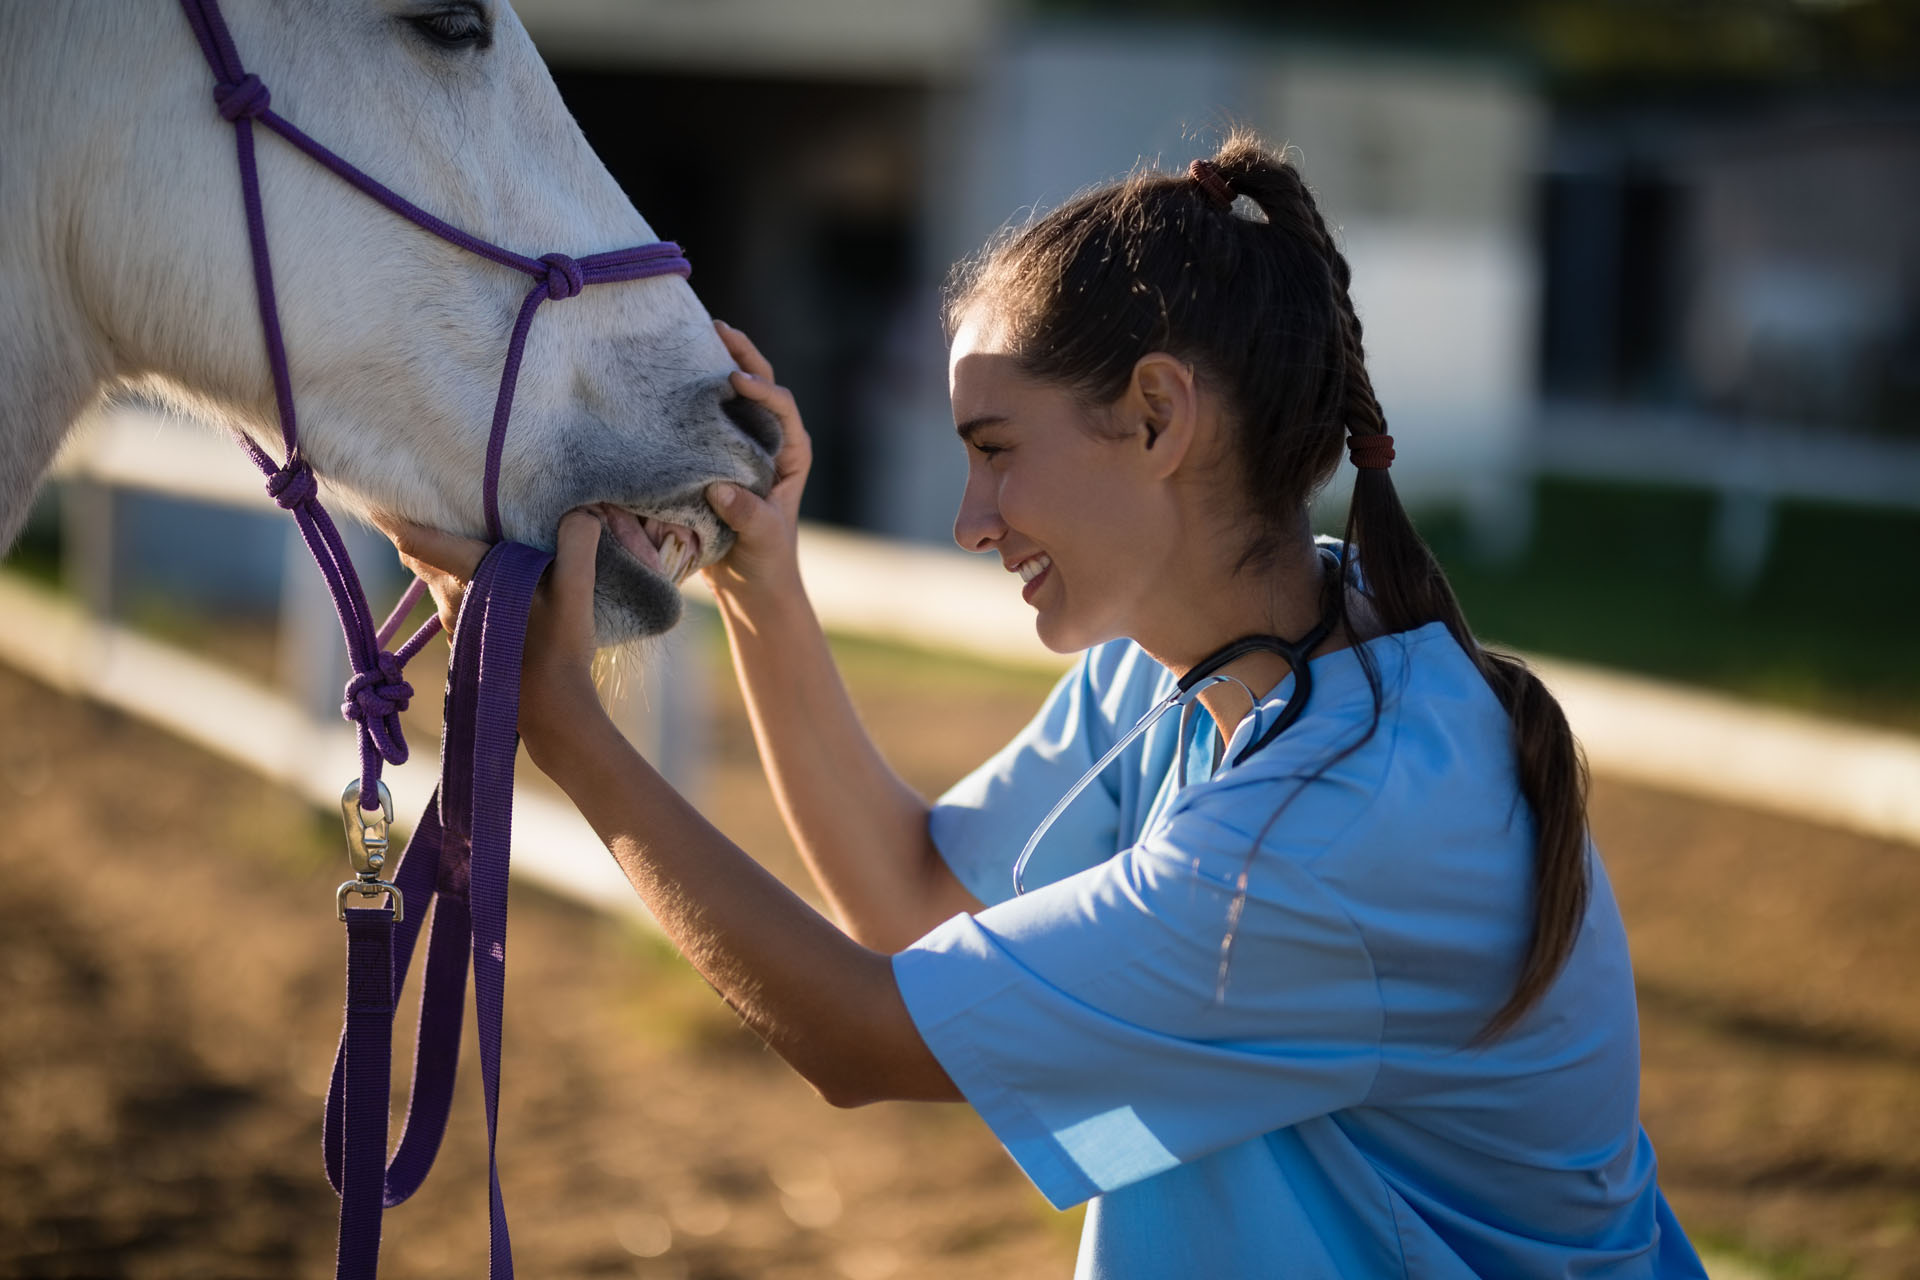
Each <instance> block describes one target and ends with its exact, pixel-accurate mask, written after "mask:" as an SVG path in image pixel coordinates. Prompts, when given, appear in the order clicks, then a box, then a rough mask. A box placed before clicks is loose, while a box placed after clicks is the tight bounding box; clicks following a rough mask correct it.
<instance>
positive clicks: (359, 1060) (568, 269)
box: [181, 0, 691, 1280]
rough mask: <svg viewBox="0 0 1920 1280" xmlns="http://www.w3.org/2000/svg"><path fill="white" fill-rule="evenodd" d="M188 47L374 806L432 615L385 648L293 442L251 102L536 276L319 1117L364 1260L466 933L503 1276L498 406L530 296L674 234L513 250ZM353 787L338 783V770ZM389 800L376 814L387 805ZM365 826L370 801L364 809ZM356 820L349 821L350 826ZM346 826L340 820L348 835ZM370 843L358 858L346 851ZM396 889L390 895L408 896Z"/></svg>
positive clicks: (345, 708) (511, 646) (222, 31)
mask: <svg viewBox="0 0 1920 1280" xmlns="http://www.w3.org/2000/svg"><path fill="white" fill-rule="evenodd" d="M181 7H182V9H184V10H185V12H186V16H187V21H188V22H189V23H190V24H191V25H192V27H193V33H194V36H195V38H197V39H198V40H199V42H200V49H201V52H202V53H204V54H205V55H206V60H207V64H208V66H210V67H211V68H212V69H213V74H214V79H215V81H216V84H215V86H214V92H213V99H214V104H215V106H216V107H217V108H218V110H219V112H220V116H221V118H222V119H224V120H227V121H229V122H230V123H232V125H233V126H234V140H235V147H236V151H237V155H238V160H239V166H240V188H241V196H242V199H243V201H244V204H245V207H246V217H247V239H248V242H249V245H250V249H251V255H252V262H253V279H254V289H255V293H256V295H257V297H258V301H259V308H260V323H261V327H262V329H263V331H264V333H265V336H266V345H267V361H268V364H269V366H270V367H271V370H272V374H273V389H274V399H275V403H276V405H277V408H278V411H279V418H280V436H281V441H282V444H283V445H284V447H285V450H286V461H285V462H283V463H279V464H275V462H274V461H273V459H272V458H271V457H270V456H269V455H268V454H267V453H266V452H265V451H264V450H262V449H261V448H260V447H259V446H258V445H257V444H255V443H254V442H253V441H251V440H244V441H243V443H244V444H245V446H246V449H247V452H248V454H249V456H251V457H252V458H253V461H254V464H255V465H256V466H258V467H259V468H260V470H261V471H262V472H263V473H264V474H265V475H266V477H267V492H268V493H270V494H272V495H273V499H274V501H275V502H277V503H279V504H280V506H282V507H284V508H286V509H287V510H288V511H290V512H292V513H293V517H294V520H295V521H296V522H297V523H298V525H299V528H300V536H301V538H302V539H303V540H304V541H305V542H306V544H307V548H308V550H310V551H311V552H312V553H313V558H314V560H315V562H316V563H317V564H318V565H319V566H320V572H321V575H322V576H323V577H324V578H325V579H326V583H327V590H328V592H329V594H330V595H331V596H332V597H333V603H334V608H335V609H336V611H337V612H338V613H339V615H340V628H341V632H342V634H343V635H344V636H345V638H346V644H347V656H348V659H349V661H350V662H351V664H352V667H353V673H354V674H353V679H352V680H351V681H349V682H348V684H347V688H346V696H345V701H344V703H343V704H342V706H341V712H342V714H343V715H345V716H346V718H347V719H348V720H350V721H353V722H354V723H355V724H356V725H357V726H358V737H359V747H360V778H359V780H358V783H357V786H358V795H359V799H358V809H359V810H361V811H365V812H369V813H370V812H374V811H378V810H382V809H383V804H382V797H383V794H384V790H385V789H384V788H383V787H382V786H381V784H380V772H381V766H382V763H383V762H388V763H392V764H400V763H402V762H404V761H405V760H406V758H407V744H406V739H405V737H404V736H403V735H402V733H401V727H400V713H401V712H403V711H404V710H406V707H407V703H408V701H409V699H411V698H412V697H413V688H412V686H411V685H409V684H408V683H407V682H406V681H405V679H403V678H402V674H401V673H402V670H403V668H404V667H405V665H406V663H407V661H408V659H410V658H412V657H413V655H414V654H416V653H418V652H419V651H420V649H421V648H422V647H423V646H425V644H426V643H427V641H429V640H430V639H432V638H433V636H434V634H435V633H436V632H437V631H438V630H439V628H440V620H439V618H438V617H434V618H430V619H428V621H427V622H426V624H425V625H424V626H422V627H421V628H420V629H419V630H418V631H416V632H415V633H414V634H413V635H412V636H411V637H410V638H409V639H408V640H407V641H406V642H405V643H404V644H402V645H401V646H400V647H399V649H397V650H389V649H388V648H387V647H386V646H387V645H388V644H389V643H391V642H392V640H393V637H394V635H395V634H396V633H397V632H398V630H399V628H400V625H401V623H402V622H403V621H404V620H405V619H406V616H407V614H408V613H409V612H411V611H412V609H413V606H414V605H415V604H416V603H418V601H419V599H420V596H421V593H422V592H423V591H424V589H425V587H424V584H422V583H420V582H417V581H416V582H415V583H414V584H413V585H412V586H411V587H409V588H408V589H407V592H406V594H405V595H404V596H402V597H401V600H400V602H399V604H398V605H397V606H396V607H395V608H394V611H393V613H392V614H391V616H389V617H388V618H387V620H386V621H385V622H383V623H381V624H380V625H379V626H378V627H376V626H375V625H374V623H373V616H372V613H371V611H370V610H369V609H368V607H367V598H366V592H365V590H364V588H363V587H362V586H361V583H360V578H359V575H358V574H357V573H356V572H355V571H354V567H353V562H352V560H351V559H349V558H348V555H347V549H346V545H345V543H344V542H343V541H342V540H341V537H340V531H339V529H338V528H337V527H336V526H335V525H334V523H333V520H332V518H331V517H330V516H328V515H327V513H326V511H325V510H324V509H323V508H322V507H321V505H320V500H319V486H318V483H317V481H316V480H315V478H314V474H313V469H312V468H311V467H310V466H309V465H308V464H307V461H306V459H305V458H304V457H303V456H302V455H301V452H300V441H299V434H298V430H297V427H296V422H295V417H294V405H293V382H292V379H291V377H290V376H289V374H288V369H287V353H286V344H285V342H284V340H283V338H282V335H281V330H280V315H279V308H278V306H277V304H276V302H275V299H274V290H273V266H272V262H271V259H270V257H269V253H268V249H267V229H266V215H265V213H264V211H263V209H262V205H261V199H260V178H259V172H258V170H257V168H256V166H255V163H254V123H255V122H256V121H257V122H259V123H260V124H262V125H265V126H266V127H267V128H269V129H271V130H273V132H275V133H277V134H279V135H280V136H281V137H282V138H284V139H286V140H287V141H288V142H289V143H291V144H292V145H293V146H294V147H295V148H297V149H298V150H300V151H302V152H304V153H305V154H306V155H308V156H310V157H312V158H313V159H314V160H315V161H317V162H318V163H320V164H321V165H324V166H325V167H326V168H327V169H328V170H329V171H331V172H332V173H334V174H336V175H337V176H339V177H340V178H341V179H342V180H344V181H346V182H348V183H350V184H352V185H353V186H354V187H356V188H357V189H359V190H360V191H362V192H364V193H366V194H367V195H368V196H370V197H372V198H373V199H374V200H377V201H379V202H380V203H381V204H382V205H384V206H386V207H387V208H388V209H390V210H392V211H393V212H394V213H396V214H398V215H399V216H400V217H402V218H405V219H406V220H407V221H409V222H412V223H413V224H415V225H416V226H418V227H420V228H421V229H423V230H425V231H427V232H429V233H431V234H433V235H436V236H438V237H440V238H441V239H442V240H445V241H446V242H447V243H449V244H453V245H457V246H459V247H460V248H462V249H465V250H467V251H468V252H470V253H474V254H478V255H479V256H480V257H482V258H485V259H487V260H488V261H489V262H494V263H498V264H499V265H501V266H504V267H511V268H512V269H514V270H516V271H520V272H523V273H524V274H526V275H528V276H531V277H533V281H534V283H533V287H532V288H531V289H529V290H528V291H527V295H526V298H525V299H524V300H523V301H522V302H521V304H520V310H519V314H518V315H517V316H516V317H515V319H514V324H513V335H512V337H511V339H510V340H509V341H508V343H507V355H506V363H505V365H504V367H503V368H502V370H501V374H500V390H499V393H498V394H497V395H496V397H495V399H494V406H493V424H492V427H491V430H490V431H489V433H488V436H487V454H486V468H485V473H484V485H483V492H484V494H485V501H486V516H487V533H488V535H489V536H490V537H491V538H492V539H493V540H494V542H495V543H496V545H495V546H494V547H493V549H492V550H491V551H489V552H488V554H487V556H486V558H485V559H484V560H482V562H481V564H480V568H479V569H478V571H476V573H475V574H474V579H473V582H472V583H471V584H470V585H469V587H468V590H467V593H466V598H465V601H464V603H463V604H462V606H461V610H460V619H459V622H458V624H457V627H456V633H455V635H454V637H453V658H452V662H451V663H450V666H449V670H448V676H447V699H446V717H445V726H444V729H443V731H442V732H443V737H442V743H441V779H440V786H439V788H438V790H437V791H436V792H435V795H434V799H433V801H432V802H431V803H429V805H428V807H427V812H426V813H425V814H424V815H423V816H422V818H421V820H420V822H419V823H418V824H417V825H416V827H415V830H414V836H413V840H412V841H411V842H410V843H409V845H408V847H407V851H406V857H405V858H404V860H403V861H402V863H401V864H400V867H399V869H398V870H397V871H396V872H395V873H394V874H393V881H392V883H391V884H389V883H388V882H386V881H381V880H376V879H373V878H372V877H373V875H374V872H375V871H377V870H379V869H380V867H381V865H382V862H383V861H384V854H382V855H381V856H380V857H379V858H372V859H369V855H370V854H372V853H373V852H374V848H373V846H374V844H375V843H376V841H373V840H367V839H364V838H363V840H362V843H361V844H360V846H359V853H358V855H357V857H356V862H355V866H356V869H357V870H361V871H362V875H361V881H360V882H359V883H360V888H361V890H362V891H365V890H368V889H370V890H372V895H373V896H376V897H377V896H378V895H379V892H380V891H382V890H385V891H387V894H388V898H387V903H386V905H385V906H384V907H379V908H361V909H353V910H349V909H347V908H346V906H345V901H346V893H347V891H348V890H349V889H352V888H354V887H355V885H356V882H354V881H349V882H348V883H347V884H346V885H343V886H342V887H341V898H340V901H341V908H340V917H341V919H342V920H344V921H345V922H346V926H347V1008H346V1021H345V1027H344V1029H343V1030H342V1033H341V1039H340V1048H339V1050H338V1052H337V1053H336V1055H335V1058H334V1067H333V1081H332V1085H331V1087H330V1088H329V1090H328V1095H327V1110H326V1124H325V1154H326V1164H327V1175H328V1178H329V1180H330V1181H331V1182H332V1183H333V1185H334V1189H335V1190H337V1191H338V1192H339V1193H340V1247H339V1254H338V1258H337V1262H336V1275H337V1276H340V1277H361V1278H366V1277H372V1276H373V1275H374V1274H375V1272H376V1271H377V1269H378V1267H379V1261H380V1225H381V1212H382V1210H383V1209H384V1208H388V1207H391V1206H393V1205H396V1204H399V1203H400V1202H401V1201H403V1200H405V1199H406V1198H407V1197H408V1196H410V1195H412V1194H413V1192H414V1191H415V1190H416V1189H417V1188H418V1187H419V1186H420V1184H421V1182H422V1181H423V1180H424V1179H425V1177H426V1175H427V1172H428V1170H429V1169H431V1168H432V1166H433V1160H434V1156H435V1155H436V1154H437V1152H438V1151H439V1147H440V1140H441V1137H442V1135H443V1134H444V1133H445V1129H446V1121H447V1114H448V1109H449V1107H450V1105H451V1101H452V1095H453V1080H454V1073H455V1069H456V1067H457V1065H458V1061H459V1055H460V1019H461V1015H462V1005H463V1003H464V1001H465V994H466V976H467V964H468V959H467V957H468V949H469V944H470V946H471V957H472V966H473V975H474V984H473V985H474V1007H475V1013H476V1016H477V1020H478V1022H479V1032H480V1067H481V1077H482V1084H483V1089H484V1094H485V1098H486V1110H487V1152H488V1180H489V1185H490V1205H489V1210H490V1212H489V1222H490V1227H491V1231H490V1248H489V1251H488V1253H489V1268H488V1271H489V1275H490V1276H492V1277H493V1280H510V1277H511V1276H512V1275H513V1247H512V1243H511V1241H510V1240H509V1238H508V1234H507V1217H506V1208H505V1205H504V1203H503V1201H502V1199H501V1195H500V1174H499V1165H498V1163H497V1161H496V1160H495V1158H494V1151H495V1135H496V1128H497V1122H498V1117H499V1105H500V1040H501V1028H502V1023H503V1019H504V1007H503V1006H504V996H505V990H506V986H505V977H506V938H507V871H508V862H509V855H510V852H511V847H510V845H511V834H512V817H513V812H512V810H513V765H514V749H515V746H516V744H517V735H516V733H515V725H516V723H517V719H518V711H519V695H520V690H519V673H520V657H521V645H522V642H523V638H524V635H525V631H526V621H527V614H528V611H529V610H530V609H531V607H532V603H533V591H534V588H535V586H536V585H537V584H538V582H539V580H540V575H541V574H542V573H543V572H544V571H545V569H546V566H547V565H548V563H549V562H550V560H551V557H549V556H548V555H547V553H545V552H543V551H538V550H535V549H534V548H532V547H527V546H523V545H521V544H519V543H514V542H503V541H501V529H500V500H499V487H500V458H501V452H502V449H503V447H504V445H505V441H506V432H507V422H508V419H509V418H510V417H511V415H512V412H513V392H514V385H515V383H516V382H517V380H518V378H519V373H520V360H521V357H522V355H523V354H524V352H525V350H526V342H527V333H528V331H529V330H530V329H531V328H532V326H533V317H534V313H535V312H537V311H538V310H539V309H540V306H541V304H542V303H544V302H546V301H547V300H548V299H555V300H562V299H566V298H571V297H575V296H576V295H578V294H579V293H580V291H581V290H582V289H584V288H586V287H587V286H588V285H590V284H602V283H611V282H615V281H623V280H644V279H646V278H648V277H650V276H659V275H678V276H682V277H684V276H686V275H688V274H689V273H690V271H691V268H690V267H689V265H688V263H687V260H686V258H685V256H684V255H682V253H681V252H680V249H679V246H677V245H674V244H671V243H669V242H665V241H661V242H658V243H655V244H647V245H638V246H635V247H633V248H629V249H616V250H613V251H612V252H608V253H596V254H590V255H588V256H586V257H583V258H571V257H568V256H567V255H566V254H562V253H549V254H546V255H544V256H542V257H539V258H529V257H526V256H524V255H522V254H519V253H515V252H514V251H512V250H511V249H504V248H502V247H500V246H499V245H496V244H491V243H489V242H487V241H485V240H481V239H479V238H478V237H476V236H472V235H469V234H467V233H466V232H464V231H462V230H460V229H459V228H457V227H454V226H451V225H449V224H448V223H446V222H443V221H442V220H441V219H439V218H436V217H435V216H434V215H432V214H431V213H428V212H427V211H426V210H424V209H422V208H420V207H419V206H418V205H415V204H413V203H412V202H411V201H409V200H406V199H405V198H403V197H402V196H400V195H397V194H396V193H394V192H393V191H391V190H389V189H388V188H387V187H386V186H384V185H383V184H381V183H380V182H377V181H375V180H374V179H373V178H371V177H369V176H367V175H366V174H364V173H362V172H361V171H360V170H359V169H356V168H354V167H353V166H352V165H350V164H348V163H347V162H346V161H344V160H342V159H340V158H339V157H338V156H336V155H334V154H333V153H332V152H331V151H329V150H327V149H326V148H325V147H323V146H321V145H320V144H319V143H318V142H315V141H314V140H313V139H312V138H310V137H308V136H307V135H306V134H304V133H302V132H301V131H300V130H299V129H297V128H295V127H294V126H293V125H292V124H290V123H288V122H287V121H286V120H285V119H283V118H282V117H280V116H279V115H277V114H275V113H274V111H273V109H272V105H271V104H272V98H271V96H270V95H269V94H268V92H267V87H266V85H264V84H262V83H261V81H260V77H258V76H256V75H253V74H251V73H250V72H248V71H247V70H246V68H245V67H243V66H242V65H241V62H240V56H239V53H238V52H237V51H236V49H235V48H234V44H233V38H232V36H231V35H230V34H229V32H228V30H227V26H226V23H225V21H224V20H223V19H222V18H221V16H220V9H219V5H218V4H217V2H216V0H181ZM349 794H350V795H351V794H352V788H351V787H350V788H349ZM388 816H391V814H390V811H388ZM363 821H364V823H365V825H366V826H367V829H368V831H374V830H377V831H378V832H379V833H380V836H379V840H378V841H377V843H378V844H379V847H380V849H382V850H384V847H385V846H384V830H385V827H384V821H379V825H378V826H377V827H376V825H375V822H376V820H363ZM365 835H366V833H365V832H363V837H364V836H365ZM349 838H350V839H351V836H350V837H349ZM363 860H366V861H369V862H370V865H371V868H372V870H368V869H365V868H363V867H362V861H363ZM409 901H410V902H412V903H413V909H412V910H411V911H404V912H403V907H404V904H405V903H406V902H409ZM429 902H431V903H432V904H433V933H432V937H431V940H430V941H429V943H428V949H427V961H426V977H425V980H424V982H423V985H422V989H421V995H420V1002H421V1010H420V1030H419V1038H418V1041H417V1043H416V1046H415V1052H414V1080H413V1095H412V1100H411V1103H410V1105H409V1109H408V1114H407V1123H406V1129H405V1132H404V1133H403V1134H402V1136H401V1140H400V1146H399V1149H398V1150H397V1151H396V1152H395V1153H394V1156H393V1159H392V1161H391V1162H389V1161H388V1160H387V1100H388V1088H389V1078H390V1074H391V1054H392V1037H393V1009H394V1004H395V1002H396V1001H397V999H398V997H399V994H400V988H401V985H402V984H403V983H404V982H405V980H406V973H407V967H408V964H409V961H410V960H411V957H412V953H413V948H414V943H415V942H416V941H417V939H418V937H419V931H420V927H421V922H422V919H423V917H424V914H425V913H424V911H423V908H424V907H425V906H426V905H427V904H428V903H429Z"/></svg>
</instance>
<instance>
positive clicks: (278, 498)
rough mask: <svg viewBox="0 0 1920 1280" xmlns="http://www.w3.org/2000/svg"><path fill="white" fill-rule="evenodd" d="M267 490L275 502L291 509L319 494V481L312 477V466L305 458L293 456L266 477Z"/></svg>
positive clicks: (310, 500) (301, 505) (302, 504)
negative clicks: (284, 464)
mask: <svg viewBox="0 0 1920 1280" xmlns="http://www.w3.org/2000/svg"><path fill="white" fill-rule="evenodd" d="M267 492H268V493H269V494H271V495H272V496H273V500H274V501H275V502H277V503H279V504H280V505H281V506H282V507H283V508H285V509H286V510H288V511H292V510H293V509H294V508H296V507H303V506H305V505H306V504H307V503H309V502H312V501H313V500H314V499H315V498H317V497H319V496H320V482H319V481H317V480H315V479H314V478H313V468H312V467H310V466H308V465H307V460H306V459H305V458H293V459H290V460H289V461H288V462H287V465H286V466H284V467H281V468H280V469H279V470H278V471H276V472H274V473H273V474H272V475H270V476H268V477H267Z"/></svg>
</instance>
